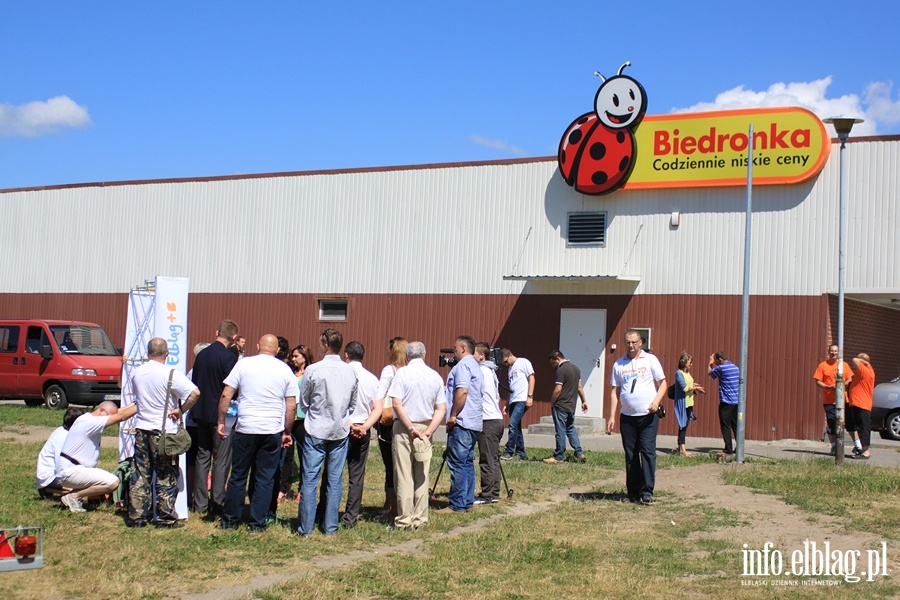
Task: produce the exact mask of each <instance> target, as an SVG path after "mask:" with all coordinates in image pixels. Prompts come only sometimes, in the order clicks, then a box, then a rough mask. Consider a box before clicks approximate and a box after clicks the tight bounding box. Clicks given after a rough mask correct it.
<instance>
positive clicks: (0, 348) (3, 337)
mask: <svg viewBox="0 0 900 600" xmlns="http://www.w3.org/2000/svg"><path fill="white" fill-rule="evenodd" d="M18 349H19V326H18V325H9V326H3V327H0V352H15V351H16V350H18Z"/></svg>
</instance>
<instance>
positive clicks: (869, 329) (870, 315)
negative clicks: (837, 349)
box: [821, 296, 900, 383]
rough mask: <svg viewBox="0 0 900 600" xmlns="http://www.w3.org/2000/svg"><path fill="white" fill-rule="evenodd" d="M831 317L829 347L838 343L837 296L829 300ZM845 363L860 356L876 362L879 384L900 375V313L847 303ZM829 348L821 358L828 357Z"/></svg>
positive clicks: (863, 304)
mask: <svg viewBox="0 0 900 600" xmlns="http://www.w3.org/2000/svg"><path fill="white" fill-rule="evenodd" d="M828 309H829V312H828V317H829V319H830V322H831V324H832V327H831V333H832V334H833V335H831V336H829V337H828V338H827V339H826V341H825V344H830V343H835V344H836V343H837V296H828ZM844 319H845V320H846V323H847V324H846V325H845V326H844V360H846V361H847V362H848V363H849V362H850V359H851V358H852V357H854V356H856V355H857V354H859V353H860V352H865V353H866V354H868V355H869V357H870V358H871V359H872V367H873V368H874V369H875V382H876V383H883V382H885V381H890V380H891V379H893V378H895V377H897V376H898V375H900V347H898V340H900V310H897V309H894V308H888V307H886V306H878V305H875V304H867V303H865V302H858V301H855V300H850V299H845V300H844ZM825 344H823V345H822V348H821V354H822V355H823V356H824V354H825Z"/></svg>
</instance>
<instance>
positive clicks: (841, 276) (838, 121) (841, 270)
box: [823, 117, 863, 465]
mask: <svg viewBox="0 0 900 600" xmlns="http://www.w3.org/2000/svg"><path fill="white" fill-rule="evenodd" d="M823 122H825V123H830V124H831V125H833V126H834V131H835V133H837V136H838V139H839V140H840V141H841V153H840V159H839V169H840V184H839V187H840V192H839V196H840V206H839V209H838V211H839V215H838V222H839V224H838V326H837V330H838V334H837V338H838V339H837V345H838V363H837V382H836V383H835V385H834V412H835V419H836V421H837V431H836V432H835V434H836V435H835V453H834V462H835V464H837V465H842V464H844V280H845V278H846V266H845V263H846V260H847V259H846V257H847V216H846V215H847V173H846V171H847V165H846V162H845V161H844V149H845V146H846V143H847V138H849V137H850V131H851V130H852V129H853V126H854V125H856V124H857V123H862V122H863V120H862V119H856V118H853V117H829V118H827V119H825V120H824V121H823Z"/></svg>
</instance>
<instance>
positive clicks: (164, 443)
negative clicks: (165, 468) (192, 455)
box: [158, 369, 191, 457]
mask: <svg viewBox="0 0 900 600" xmlns="http://www.w3.org/2000/svg"><path fill="white" fill-rule="evenodd" d="M174 375H175V369H172V370H171V371H169V385H168V386H167V387H166V407H165V408H164V409H163V422H162V429H160V434H159V446H158V449H159V453H160V454H162V455H163V456H170V457H175V456H179V455H181V454H184V453H185V452H187V451H188V450H189V449H190V448H191V434H189V433H188V432H187V429H185V428H184V415H182V414H181V400H178V411H179V414H178V431H176V432H175V433H166V417H167V416H168V414H169V396H171V395H172V377H173V376H174Z"/></svg>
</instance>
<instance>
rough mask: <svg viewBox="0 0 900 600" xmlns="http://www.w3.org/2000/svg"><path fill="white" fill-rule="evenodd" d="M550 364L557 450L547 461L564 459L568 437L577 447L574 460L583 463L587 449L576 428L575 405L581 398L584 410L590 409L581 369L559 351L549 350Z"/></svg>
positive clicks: (557, 461) (552, 462) (558, 461)
mask: <svg viewBox="0 0 900 600" xmlns="http://www.w3.org/2000/svg"><path fill="white" fill-rule="evenodd" d="M550 363H551V364H552V365H553V366H555V367H556V385H555V386H554V388H553V395H552V396H551V397H550V404H551V406H552V408H551V413H552V414H553V426H554V427H555V428H556V449H555V450H554V451H553V457H552V458H545V459H544V462H545V463H548V464H551V465H554V464H557V463H561V462H564V461H565V458H566V438H567V437H568V438H569V443H570V444H571V445H572V449H573V450H575V460H577V461H578V462H584V450H582V448H581V440H580V439H578V432H577V431H576V430H575V408H576V406H577V405H578V398H579V397H580V398H581V410H582V411H583V412H587V408H588V407H587V400H586V399H585V397H584V388H583V387H581V371H580V370H579V369H578V367H576V366H575V365H573V364H572V363H571V362H570V361H569V360H567V359H566V357H565V356H564V355H563V353H562V352H560V351H559V350H554V351H553V352H551V353H550Z"/></svg>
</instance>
